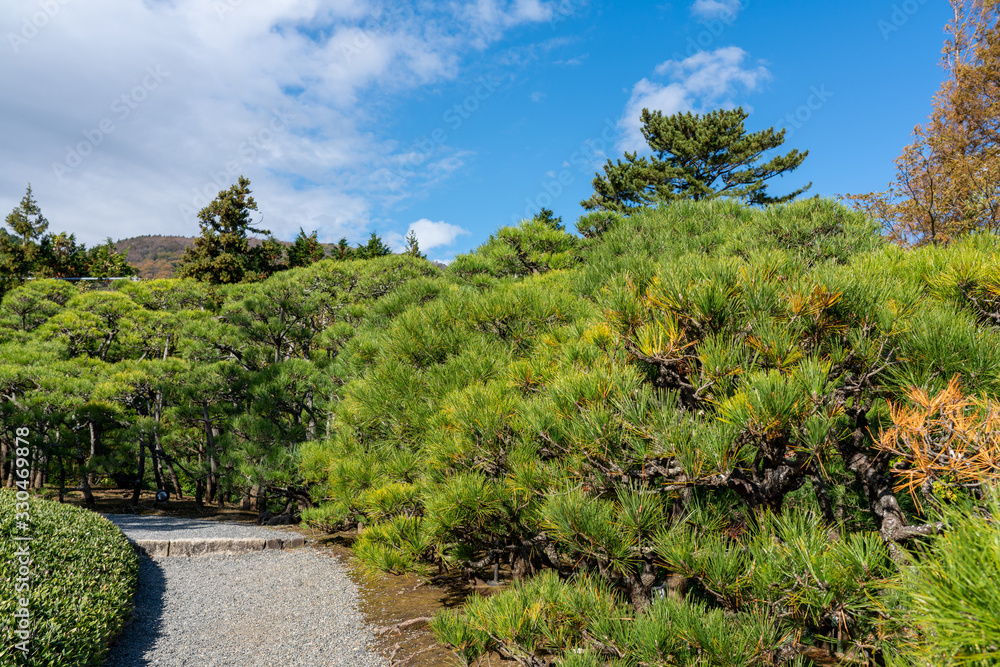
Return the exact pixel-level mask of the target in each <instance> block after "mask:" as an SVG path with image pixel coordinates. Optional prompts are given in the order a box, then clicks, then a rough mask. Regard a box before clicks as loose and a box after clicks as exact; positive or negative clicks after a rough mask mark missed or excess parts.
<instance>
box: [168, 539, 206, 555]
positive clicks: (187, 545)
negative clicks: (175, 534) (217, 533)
mask: <svg viewBox="0 0 1000 667" xmlns="http://www.w3.org/2000/svg"><path fill="white" fill-rule="evenodd" d="M205 553H207V552H206V550H205V541H204V540H193V539H187V540H173V541H172V542H171V543H170V555H171V556H203V555H205Z"/></svg>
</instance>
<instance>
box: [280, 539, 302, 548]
mask: <svg viewBox="0 0 1000 667" xmlns="http://www.w3.org/2000/svg"><path fill="white" fill-rule="evenodd" d="M305 543H306V541H305V539H304V538H302V537H290V538H288V539H287V540H282V543H281V546H282V548H284V549H297V548H299V547H301V546H305Z"/></svg>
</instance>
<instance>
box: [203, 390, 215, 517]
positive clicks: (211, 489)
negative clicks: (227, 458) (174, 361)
mask: <svg viewBox="0 0 1000 667" xmlns="http://www.w3.org/2000/svg"><path fill="white" fill-rule="evenodd" d="M201 414H202V420H203V422H204V424H205V451H206V453H207V454H208V467H209V472H210V474H209V477H208V489H207V492H208V493H207V495H208V502H212V501H213V500H214V499H215V493H216V488H215V487H216V484H217V482H218V474H217V471H218V468H217V463H216V461H215V439H214V438H213V435H214V433H213V431H214V430H215V429H213V428H212V420H211V418H210V417H209V414H208V403H202V404H201Z"/></svg>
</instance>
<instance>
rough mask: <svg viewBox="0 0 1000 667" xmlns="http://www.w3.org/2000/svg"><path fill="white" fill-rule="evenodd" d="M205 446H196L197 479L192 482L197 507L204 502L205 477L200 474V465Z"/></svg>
mask: <svg viewBox="0 0 1000 667" xmlns="http://www.w3.org/2000/svg"><path fill="white" fill-rule="evenodd" d="M204 453H205V447H204V446H203V445H199V446H198V471H199V475H198V479H197V480H195V483H194V502H195V504H196V505H198V507H201V506H202V504H203V503H204V502H205V478H204V476H202V475H201V474H200V472H201V465H202V462H203V461H204V455H205V454H204Z"/></svg>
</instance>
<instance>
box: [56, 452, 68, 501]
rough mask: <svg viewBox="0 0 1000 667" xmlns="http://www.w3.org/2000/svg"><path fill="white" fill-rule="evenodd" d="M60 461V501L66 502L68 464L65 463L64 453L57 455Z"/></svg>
mask: <svg viewBox="0 0 1000 667" xmlns="http://www.w3.org/2000/svg"><path fill="white" fill-rule="evenodd" d="M57 459H58V461H59V502H61V503H64V502H66V466H65V465H63V457H62V455H60V456H58V457H57Z"/></svg>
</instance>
